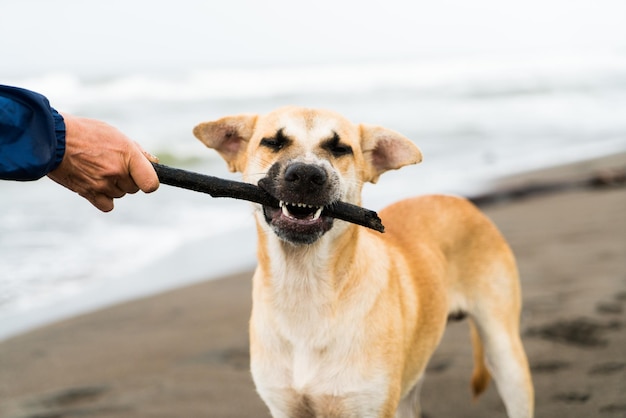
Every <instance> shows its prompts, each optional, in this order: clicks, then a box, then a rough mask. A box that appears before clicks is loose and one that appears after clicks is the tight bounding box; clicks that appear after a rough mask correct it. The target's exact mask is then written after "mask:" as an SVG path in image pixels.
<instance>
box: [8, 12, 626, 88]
mask: <svg viewBox="0 0 626 418" xmlns="http://www.w3.org/2000/svg"><path fill="white" fill-rule="evenodd" d="M0 10H1V12H0V54H1V55H0V76H2V75H3V74H4V75H9V74H11V75H14V74H16V73H18V74H19V73H27V74H30V73H39V72H46V71H50V70H54V71H69V72H75V71H81V70H83V69H86V68H90V69H94V68H98V69H101V70H102V71H103V72H107V71H114V72H121V71H128V70H148V71H150V70H152V71H159V69H172V68H188V67H208V66H215V65H232V64H253V65H254V64H263V65H267V64H301V63H328V62H330V63H333V62H345V61H354V60H362V59H377V60H380V59H385V58H402V57H407V58H413V57H420V56H433V55H434V56H437V55H446V54H467V53H477V52H478V53H502V52H507V51H509V52H517V51H531V50H545V51H550V50H559V49H580V48H583V49H584V48H587V49H597V48H604V47H611V48H615V47H621V48H625V47H626V24H625V23H624V22H625V21H626V1H624V0H553V1H550V0H523V1H506V0H430V1H419V0H413V1H399V0H385V1H380V0H377V1H369V0H343V1H342V0H318V1H314V2H310V1H307V2H304V1H296V0H260V1H254V0H221V1H212V0H204V1H200V0H197V1H194V0H176V1H167V2H164V1H158V0H107V1H87V0H54V1H50V0H19V1H18V0H0ZM623 51H625V52H626V50H625V49H623Z"/></svg>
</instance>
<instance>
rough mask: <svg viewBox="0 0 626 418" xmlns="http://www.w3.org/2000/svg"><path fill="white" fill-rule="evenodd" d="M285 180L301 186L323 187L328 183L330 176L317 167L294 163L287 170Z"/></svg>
mask: <svg viewBox="0 0 626 418" xmlns="http://www.w3.org/2000/svg"><path fill="white" fill-rule="evenodd" d="M285 180H286V181H288V182H291V183H294V184H297V185H301V186H307V185H317V186H322V185H324V184H325V183H326V182H327V181H328V175H327V174H326V171H324V170H323V169H322V168H321V167H318V166H316V165H313V164H305V163H293V164H291V165H290V166H289V167H287V169H286V170H285Z"/></svg>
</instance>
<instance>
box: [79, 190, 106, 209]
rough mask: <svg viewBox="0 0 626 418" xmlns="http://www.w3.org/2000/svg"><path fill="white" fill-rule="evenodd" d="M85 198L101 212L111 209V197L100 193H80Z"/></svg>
mask: <svg viewBox="0 0 626 418" xmlns="http://www.w3.org/2000/svg"><path fill="white" fill-rule="evenodd" d="M80 195H81V196H82V197H84V198H85V199H87V200H88V201H89V202H91V204H92V205H94V206H95V207H96V208H98V209H100V210H101V211H102V212H111V211H112V210H113V206H114V205H113V198H111V197H109V196H107V195H105V194H102V193H91V194H88V195H87V194H80Z"/></svg>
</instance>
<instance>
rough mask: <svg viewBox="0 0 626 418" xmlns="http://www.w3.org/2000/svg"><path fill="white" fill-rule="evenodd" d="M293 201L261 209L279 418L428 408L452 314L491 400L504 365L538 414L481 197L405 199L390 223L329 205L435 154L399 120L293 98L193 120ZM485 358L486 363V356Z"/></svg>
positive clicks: (505, 267)
mask: <svg viewBox="0 0 626 418" xmlns="http://www.w3.org/2000/svg"><path fill="white" fill-rule="evenodd" d="M194 134H195V136H196V137H198V138H199V139H200V140H201V141H202V142H203V143H204V144H206V145H207V146H208V147H210V148H214V149H216V150H217V151H218V152H219V153H220V154H221V155H222V157H223V158H224V159H225V160H226V162H227V163H228V165H229V167H230V169H231V170H232V171H239V172H242V173H243V175H244V180H245V181H247V182H249V183H253V184H257V183H259V185H261V187H263V188H264V189H266V190H267V191H268V192H269V193H271V194H272V195H274V196H275V197H276V198H277V199H279V200H280V201H281V209H274V208H270V207H261V206H258V207H256V210H255V215H256V221H257V230H258V261H259V265H258V268H257V270H256V273H255V275H254V279H253V309H252V318H251V321H250V349H251V368H252V376H253V379H254V382H255V384H256V387H257V390H258V393H259V394H260V396H261V397H262V398H263V400H264V401H265V403H266V404H267V405H268V407H269V409H270V411H271V413H272V415H273V416H274V417H281V418H283V417H289V418H304V417H328V418H331V417H336V418H339V417H341V418H348V417H359V418H364V417H394V416H396V417H418V416H419V415H420V406H419V390H420V385H421V381H422V378H423V375H424V370H425V368H426V365H427V363H428V360H429V358H430V357H431V355H432V353H433V351H434V350H435V348H436V347H437V344H438V343H439V341H440V339H441V337H442V334H443V332H444V329H445V326H446V321H447V320H448V317H449V316H450V315H458V314H463V315H465V314H467V315H468V316H469V317H470V325H471V330H472V341H473V344H474V352H475V355H474V357H475V369H474V375H473V378H472V386H473V389H474V393H475V395H478V394H479V393H480V392H481V391H482V390H483V389H484V388H485V387H486V385H487V383H488V382H489V376H490V375H489V372H491V375H493V377H494V380H495V382H496V384H497V388H498V391H499V393H500V395H501V397H502V399H503V400H504V404H505V406H506V410H507V412H508V415H509V417H516V418H517V417H531V416H532V415H533V387H532V382H531V377H530V373H529V370H528V363H527V360H526V355H525V353H524V349H523V347H522V343H521V340H520V336H519V320H520V309H521V306H520V305H521V302H520V289H519V283H518V277H517V269H516V265H515V260H514V258H513V255H512V253H511V251H510V249H509V247H508V245H507V244H506V242H505V241H504V239H503V238H502V236H501V235H500V233H499V232H498V230H497V229H496V227H495V226H494V225H493V224H492V223H491V222H490V221H489V220H487V219H486V218H485V217H484V216H483V215H482V214H481V213H480V212H479V211H478V210H477V209H476V208H475V207H474V206H473V205H472V204H470V203H469V202H467V201H466V200H464V199H460V198H455V197H449V196H425V197H419V198H413V199H408V200H404V201H401V202H398V203H396V204H394V205H391V206H389V207H388V208H386V209H384V210H383V211H382V212H381V213H380V216H381V218H382V220H383V223H384V225H385V227H386V232H385V233H384V234H380V233H378V232H374V231H370V230H368V229H366V228H363V227H359V226H356V225H353V224H349V223H346V222H343V221H339V220H333V219H332V218H329V217H326V216H324V207H325V206H327V205H329V204H331V203H332V202H334V201H337V200H343V201H346V202H350V203H353V204H356V205H360V204H361V188H362V186H363V184H364V182H372V183H375V182H376V181H377V179H378V177H379V176H380V175H381V174H382V173H383V172H385V171H387V170H390V169H397V168H400V167H402V166H404V165H407V164H414V163H418V162H420V161H421V158H422V156H421V153H420V151H419V149H418V148H417V147H416V146H415V145H413V143H412V142H410V141H409V140H408V139H406V138H405V137H403V136H402V135H400V134H398V133H396V132H393V131H391V130H388V129H384V128H381V127H376V126H368V125H354V124H352V123H350V122H349V121H347V120H346V119H345V118H343V117H341V116H340V115H337V114H335V113H332V112H328V111H319V110H310V109H301V108H292V107H288V108H282V109H279V110H276V111H274V112H272V113H270V114H268V115H265V116H254V115H240V116H231V117H226V118H223V119H220V120H218V121H215V122H206V123H202V124H200V125H198V126H197V127H196V128H195V129H194ZM485 360H486V364H487V368H488V370H489V372H488V371H487V368H486V367H485Z"/></svg>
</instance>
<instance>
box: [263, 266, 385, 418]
mask: <svg viewBox="0 0 626 418" xmlns="http://www.w3.org/2000/svg"><path fill="white" fill-rule="evenodd" d="M318 261H320V263H321V262H322V260H318ZM272 265H273V266H272V267H273V272H274V275H273V278H274V281H273V285H274V288H273V289H272V290H269V289H265V291H268V290H269V291H272V292H276V294H280V297H279V298H271V299H272V300H273V301H274V303H273V304H271V305H267V304H260V305H259V306H256V305H255V307H254V309H255V312H254V315H253V320H254V323H253V324H252V325H253V328H254V329H255V338H258V339H259V342H260V344H261V345H263V347H264V349H263V355H262V356H259V358H255V356H254V352H255V351H254V350H253V356H252V374H253V376H254V380H255V383H256V384H257V390H258V391H259V393H260V394H261V395H262V396H263V398H264V399H266V400H267V402H268V404H269V405H270V407H271V405H272V403H276V404H277V405H279V404H285V403H294V402H295V403H298V402H300V399H302V398H303V397H307V398H308V399H309V401H311V402H314V403H317V406H318V407H319V404H320V403H322V404H323V403H324V402H331V403H333V406H332V408H341V409H342V410H344V411H345V413H346V415H345V416H352V415H354V416H369V414H368V411H370V412H371V411H375V410H378V409H379V408H380V406H381V405H382V404H383V403H384V401H385V399H386V396H387V394H386V393H385V391H384V390H381V389H382V388H385V387H387V379H388V377H387V375H386V371H385V368H384V367H380V368H376V367H374V368H373V367H372V366H373V365H372V364H371V363H370V362H363V361H362V357H361V356H358V355H357V353H359V352H362V350H363V345H364V344H366V343H367V342H366V338H365V330H364V329H363V327H361V326H355V324H358V323H359V322H360V321H356V316H358V315H360V313H362V311H363V310H367V309H366V306H365V304H366V303H367V301H360V305H361V306H360V307H358V308H357V309H353V310H352V314H351V315H346V311H345V310H344V308H345V305H346V303H349V301H346V300H341V301H338V300H335V298H336V297H337V296H336V289H332V288H331V285H330V284H329V283H328V277H324V273H323V271H320V270H319V267H316V266H320V265H324V264H323V263H322V264H318V263H314V262H313V263H311V262H307V263H298V262H296V263H293V262H285V260H284V259H283V258H280V257H276V258H274V259H273V260H272ZM331 295H332V296H331ZM339 302H341V303H339ZM359 308H361V309H359ZM359 311H361V312H359ZM354 394H359V396H358V397H356V398H355V396H354ZM348 395H349V396H348ZM320 399H321V400H322V401H320ZM322 407H323V406H322Z"/></svg>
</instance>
